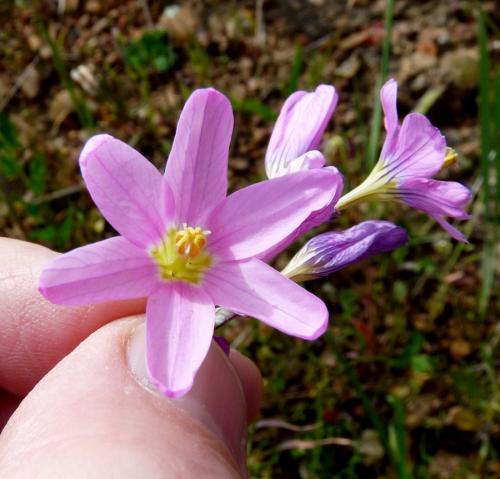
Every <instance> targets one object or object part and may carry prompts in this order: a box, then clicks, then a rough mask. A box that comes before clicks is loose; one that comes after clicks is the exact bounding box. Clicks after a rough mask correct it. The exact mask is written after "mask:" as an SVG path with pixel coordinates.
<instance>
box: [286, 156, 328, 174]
mask: <svg viewBox="0 0 500 479" xmlns="http://www.w3.org/2000/svg"><path fill="white" fill-rule="evenodd" d="M325 163H326V161H325V157H324V156H323V154H322V153H321V152H319V151H318V150H312V151H308V152H307V153H304V154H303V155H301V156H299V157H298V158H295V159H294V160H292V161H290V162H289V163H288V166H286V167H285V168H283V169H281V170H280V175H278V176H284V175H289V174H290V173H296V172H297V171H304V170H314V169H316V168H323V167H324V166H325Z"/></svg>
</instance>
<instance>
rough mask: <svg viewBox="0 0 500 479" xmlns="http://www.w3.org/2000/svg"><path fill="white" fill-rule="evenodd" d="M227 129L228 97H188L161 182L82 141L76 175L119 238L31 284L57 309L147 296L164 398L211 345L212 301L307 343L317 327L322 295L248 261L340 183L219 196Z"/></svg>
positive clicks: (150, 347) (176, 390) (322, 316)
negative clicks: (78, 175)
mask: <svg viewBox="0 0 500 479" xmlns="http://www.w3.org/2000/svg"><path fill="white" fill-rule="evenodd" d="M232 128H233V115H232V111H231V106H230V104H229V102H228V100H227V99H226V97H224V96H223V95H222V94H220V93H219V92H217V91H215V90H213V89H206V90H198V91H196V92H194V93H193V94H192V95H191V97H190V98H189V100H188V101H187V103H186V106H185V107H184V110H183V111H182V114H181V117H180V120H179V124H178V128H177V133H176V136H175V139H174V143H173V145H172V150H171V153H170V156H169V159H168V162H167V167H166V171H165V175H164V176H162V175H161V174H160V173H159V172H158V171H157V170H156V168H154V166H153V165H152V164H151V163H150V162H148V161H147V160H146V159H145V158H144V157H143V156H142V155H141V154H140V153H138V152H137V151H135V150H134V149H132V148H131V147H129V146H128V145H126V144H125V143H122V142H121V141H119V140H117V139H115V138H112V137H111V136H109V135H97V136H95V137H93V138H91V139H90V140H89V141H88V142H87V144H86V145H85V147H84V149H83V151H82V153H81V155H80V167H81V171H82V175H83V177H84V179H85V182H86V184H87V188H88V190H89V192H90V195H91V196H92V198H93V200H94V201H95V203H96V204H97V206H98V207H99V209H100V210H101V212H102V214H103V215H104V216H105V217H106V218H107V220H108V221H109V222H110V224H111V225H112V226H113V227H114V228H115V229H116V230H117V231H118V232H119V233H120V235H121V236H117V237H114V238H110V239H106V240H103V241H100V242H98V243H94V244H90V245H87V246H84V247H81V248H77V249H75V250H73V251H70V252H69V253H66V254H64V255H62V256H60V257H59V258H57V259H56V260H54V261H52V262H51V263H50V264H48V265H47V267H46V268H45V270H44V271H43V273H42V277H41V280H40V292H41V293H42V294H43V295H44V296H45V297H46V298H47V299H49V300H50V301H52V302H54V303H58V304H68V305H74V304H89V303H98V302H102V301H109V300H118V299H125V298H137V297H145V296H147V297H148V301H147V308H146V330H147V335H146V337H147V339H146V351H147V354H146V356H147V358H146V360H147V367H148V370H149V374H150V376H151V379H152V381H153V383H154V384H155V385H156V386H157V387H158V388H160V389H161V390H162V391H163V392H164V393H165V394H166V395H168V396H171V397H176V396H180V395H183V394H184V393H186V392H187V391H188V390H189V389H190V388H191V386H192V383H193V379H194V376H195V374H196V371H197V370H198V368H199V367H200V365H201V364H202V362H203V360H204V358H205V356H206V354H207V351H208V348H209V345H210V342H211V339H212V335H213V330H214V320H215V305H218V306H222V307H225V308H229V309H231V310H233V311H236V312H238V313H239V314H242V315H249V316H253V317H255V318H258V319H260V320H262V321H264V322H265V323H267V324H269V325H271V326H273V327H275V328H277V329H279V330H281V331H283V332H285V333H287V334H291V335H294V336H297V337H301V338H305V339H314V338H316V337H318V336H319V335H321V334H322V333H323V332H324V331H325V328H326V326H327V321H328V311H327V309H326V307H325V305H324V304H323V302H322V301H321V300H320V299H318V298H316V297H315V296H313V295H312V294H311V293H309V292H307V291H306V290H304V289H302V288H301V287H300V286H298V285H297V284H295V283H293V282H292V281H291V280H289V279H287V278H285V277H284V276H283V275H281V274H280V273H279V272H277V271H276V270H274V269H273V268H271V267H270V266H268V265H267V264H265V263H264V262H262V261H261V260H259V259H256V258H255V257H256V256H257V255H259V254H260V253H262V252H263V251H266V250H269V248H271V247H273V246H274V245H276V244H278V243H280V242H281V241H282V240H283V239H284V238H286V237H287V236H289V235H290V234H291V233H292V232H293V231H296V230H297V229H298V228H299V226H300V225H301V224H302V223H303V222H304V221H305V220H306V219H307V218H308V217H309V216H310V214H311V213H312V212H314V211H317V210H320V209H322V208H324V207H325V205H328V204H329V203H331V201H332V198H333V197H334V196H336V195H337V193H338V190H339V188H341V184H340V183H339V177H338V176H337V175H333V174H332V173H330V172H328V171H324V170H311V171H303V172H298V173H294V174H290V175H287V176H283V177H280V178H275V179H272V180H267V181H263V182H261V183H257V184H255V185H252V186H250V187H248V188H245V189H242V190H240V191H237V192H236V193H233V194H231V195H229V196H227V197H226V189H227V179H226V169H227V160H228V150H229V143H230V139H231V133H232Z"/></svg>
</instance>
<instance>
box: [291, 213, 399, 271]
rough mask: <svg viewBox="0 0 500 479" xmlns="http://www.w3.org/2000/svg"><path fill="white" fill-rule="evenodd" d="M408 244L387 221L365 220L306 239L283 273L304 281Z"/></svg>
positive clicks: (394, 226) (397, 228)
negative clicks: (346, 228) (342, 229)
mask: <svg viewBox="0 0 500 479" xmlns="http://www.w3.org/2000/svg"><path fill="white" fill-rule="evenodd" d="M407 241H408V235H407V233H406V231H405V230H404V229H403V228H400V227H399V226H396V225H394V224H392V223H389V222H388V221H365V222H363V223H360V224H358V225H356V226H353V227H352V228H349V229H348V230H345V231H331V232H328V233H323V234H320V235H318V236H315V237H314V238H312V239H311V240H309V241H308V242H307V243H306V244H305V245H304V246H303V247H302V248H301V249H300V251H299V252H298V253H297V254H296V255H295V256H294V257H293V258H292V260H291V261H290V263H288V265H287V266H286V267H285V269H284V270H283V271H282V273H283V274H284V275H285V276H287V277H289V278H291V279H293V280H295V281H304V280H309V279H314V278H319V277H321V276H327V275H329V274H331V273H333V272H335V271H338V270H339V269H342V268H344V267H345V266H348V265H350V264H352V263H355V262H357V261H361V260H363V259H366V258H369V257H371V256H374V255H376V254H378V253H383V252H387V251H391V250H393V249H395V248H398V247H399V246H402V245H404V244H405V243H406V242H407Z"/></svg>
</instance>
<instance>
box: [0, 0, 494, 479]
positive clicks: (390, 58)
mask: <svg viewBox="0 0 500 479" xmlns="http://www.w3.org/2000/svg"><path fill="white" fill-rule="evenodd" d="M0 18H1V19H2V28H1V30H0V232H1V234H2V235H5V236H9V237H14V238H20V239H25V240H29V241H35V242H38V243H42V244H44V245H46V246H48V247H51V248H54V249H57V250H60V251H66V250H69V249H71V248H74V247H76V246H79V245H82V244H86V243H89V242H93V241H97V240H100V239H102V238H104V237H108V236H112V235H113V234H114V232H113V231H112V229H111V228H110V227H109V226H108V225H107V224H106V223H105V221H104V220H103V218H102V217H101V215H100V213H99V212H98V210H97V209H96V208H95V207H94V205H93V203H92V201H91V200H90V197H89V195H88V194H87V192H86V190H85V187H84V185H83V183H82V178H81V176H80V173H79V171H78V168H77V158H78V155H79V152H80V150H81V148H82V145H83V143H84V142H85V140H86V139H87V138H88V137H89V136H91V135H92V134H94V133H95V132H108V133H111V134H113V135H115V136H117V137H119V138H121V139H122V140H124V141H126V142H127V143H129V144H131V145H133V146H134V147H135V148H137V149H138V150H139V151H141V152H142V153H143V154H144V155H145V156H146V157H148V158H149V159H150V160H151V161H152V162H153V163H154V164H155V165H157V166H158V167H159V168H164V162H165V158H166V155H167V154H168V152H169V149H170V146H171V141H172V139H173V135H174V132H175V124H176V120H177V118H178V115H179V113H180V110H181V108H182V105H183V103H184V101H185V100H186V98H187V97H188V96H189V94H190V92H191V91H192V90H193V89H195V88H198V87H200V86H209V85H211V86H214V87H216V88H218V89H219V90H221V91H222V92H224V93H225V94H226V95H227V96H228V97H229V98H230V99H231V101H232V104H233V107H234V110H235V115H236V127H235V132H234V135H233V144H232V147H231V156H230V162H229V166H230V171H229V175H230V189H231V190H232V191H234V190H235V189H238V188H241V187H243V186H245V185H247V184H249V183H253V182H255V181H259V180H261V179H263V178H264V168H263V158H264V153H265V149H266V146H267V142H268V140H269V136H270V132H271V129H272V126H273V123H274V121H275V119H276V117H277V114H278V112H279V109H280V107H281V105H282V104H283V101H284V100H285V98H286V97H287V96H288V95H289V94H290V93H292V92H293V91H295V90H297V89H313V88H314V87H315V86H316V85H318V84H320V83H328V84H333V85H335V87H336V88H337V90H338V92H339V94H340V102H339V105H338V107H337V110H336V112H335V114H334V117H333V120H332V121H331V123H330V125H329V127H328V129H327V133H326V134H325V136H324V143H323V145H322V150H323V151H324V153H325V156H326V157H327V159H328V162H329V163H330V164H332V165H336V166H337V167H338V168H339V169H340V170H341V171H342V172H343V173H344V175H345V176H346V180H347V187H346V188H349V187H352V186H355V185H357V184H358V183H359V182H360V181H361V180H362V179H363V178H364V177H365V176H366V174H367V173H368V172H369V170H370V169H371V165H373V163H374V161H376V158H377V155H378V148H379V146H380V144H381V141H382V140H383V137H384V134H383V132H382V128H381V117H380V108H379V103H378V88H379V86H380V84H381V82H382V81H383V80H385V79H386V78H388V77H390V76H392V77H394V78H396V79H397V80H398V82H399V84H400V92H399V108H400V114H401V115H403V114H406V113H408V112H409V111H411V110H416V111H420V112H423V113H425V114H426V115H428V116H429V117H430V119H431V121H432V122H433V123H434V124H435V125H436V126H438V127H439V128H440V129H441V130H442V132H443V134H444V135H445V136H446V138H447V141H448V144H449V145H450V146H452V147H453V148H455V149H456V150H457V152H458V153H459V161H458V162H457V163H456V164H455V165H454V166H452V167H450V168H448V169H447V170H446V171H445V172H443V173H442V174H441V178H449V179H454V180H457V181H461V182H463V183H465V184H466V185H468V186H469V187H470V188H471V189H472V190H473V191H474V194H475V199H474V202H473V204H472V206H471V210H470V211H471V213H472V219H471V220H470V221H468V222H464V223H462V224H461V225H460V227H461V229H462V230H463V231H464V232H465V233H466V235H467V236H468V237H469V239H470V244H467V245H464V244H460V243H457V242H454V241H453V240H451V239H450V238H449V237H448V235H447V234H446V233H445V232H444V231H443V230H441V228H440V227H439V226H437V225H436V224H435V223H434V221H432V220H430V219H429V218H428V217H426V216H425V215H423V214H421V213H418V212H415V211H413V210H410V209H409V208H406V207H403V206H401V205H398V204H384V205H380V204H374V205H373V204H372V205H366V204H365V205H360V206H356V207H353V208H351V209H349V210H347V211H346V212H345V213H344V214H343V215H342V216H341V217H340V218H338V219H336V220H335V221H334V222H332V224H330V225H326V226H324V227H323V230H327V229H332V228H339V229H343V228H347V227H349V226H352V225H354V224H356V223H358V222H360V221H362V220H365V219H370V218H380V219H388V220H391V221H394V222H396V223H397V224H399V225H401V226H404V227H406V228H407V229H408V231H409V233H410V236H411V241H410V243H409V244H408V246H406V247H404V248H400V249H398V250H396V251H394V252H393V253H392V254H386V255H383V256H379V257H376V258H374V259H372V260H370V261H365V262H362V263H359V264H357V265H355V266H351V267H349V268H346V269H345V270H343V271H340V272H338V273H336V274H335V275H333V276H331V277H329V278H327V279H325V280H321V281H320V280H318V281H314V282H309V283H307V287H308V288H309V289H310V290H311V291H313V292H314V293H315V294H317V295H319V296H321V297H322V298H323V299H324V300H325V301H326V303H327V304H328V306H329V309H330V311H331V315H332V316H331V323H330V328H329V330H328V332H327V333H326V334H325V335H324V336H323V337H322V338H320V339H319V340H317V341H314V342H305V341H299V340H295V339H292V338H289V337H286V336H284V335H283V334H281V333H279V332H277V331H273V330H271V329H269V328H267V327H266V326H265V325H263V324H262V323H260V322H257V321H254V320H250V319H248V318H241V319H238V320H236V321H233V322H231V323H230V324H228V325H226V326H224V327H223V328H222V330H220V332H221V334H223V335H224V336H225V337H226V338H228V339H229V340H231V341H232V345H233V347H235V348H237V349H239V350H240V351H242V352H243V353H245V354H247V355H248V356H249V357H251V358H252V359H253V360H254V361H255V362H256V363H257V364H258V365H259V367H260V369H261V371H262V374H263V377H264V381H265V385H266V398H265V405H264V409H263V412H262V418H261V420H260V421H258V422H257V423H256V424H255V425H253V426H252V427H251V430H250V445H249V467H250V473H251V477H255V478H303V479H308V478H359V477H362V478H404V479H407V478H466V479H472V478H483V477H484V478H494V477H500V460H499V456H498V453H499V449H500V421H499V417H500V391H499V386H498V369H499V368H498V366H499V364H500V354H499V341H500V326H499V324H498V322H497V318H498V316H499V313H500V307H499V305H500V295H499V282H498V279H499V275H500V247H499V242H498V238H499V218H500V182H499V181H498V178H499V177H500V63H499V61H500V30H499V26H498V25H499V23H500V22H499V20H500V9H499V8H498V3H497V2H495V1H494V0H493V1H484V2H479V1H472V0H448V1H446V2H435V1H419V2H412V1H406V0H348V1H333V0H330V1H329V0H256V1H224V2H222V1H204V2H201V1H194V0H193V1H185V2H179V3H178V4H175V5H174V4H171V3H169V2H164V1H153V0H142V1H140V0H130V1H119V0H109V1H104V0H52V1H33V2H30V1H24V0H15V1H5V0H3V1H2V2H0ZM495 178H496V179H495ZM346 191H347V190H346ZM298 246H299V245H295V247H294V248H292V249H291V250H290V251H288V252H285V253H283V255H282V256H281V257H280V258H278V259H277V262H276V266H277V267H282V266H283V265H284V264H285V263H286V261H287V259H289V258H290V257H291V254H293V252H294V250H296V249H297V248H298ZM221 394H223V392H221ZM84 400H85V398H82V401H84ZM145 433H147V432H146V431H145Z"/></svg>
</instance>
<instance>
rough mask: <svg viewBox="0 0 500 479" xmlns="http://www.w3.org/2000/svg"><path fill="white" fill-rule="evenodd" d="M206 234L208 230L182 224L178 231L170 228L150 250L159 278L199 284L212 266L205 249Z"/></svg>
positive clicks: (208, 232) (210, 257)
mask: <svg viewBox="0 0 500 479" xmlns="http://www.w3.org/2000/svg"><path fill="white" fill-rule="evenodd" d="M209 234H210V231H208V230H202V229H201V228H200V227H199V226H197V227H196V228H193V227H191V226H188V225H187V224H186V223H184V224H183V225H182V229H177V228H171V229H170V230H169V231H168V232H167V234H166V235H165V237H164V238H163V240H162V241H161V243H160V244H158V245H156V246H154V247H153V248H152V249H151V250H150V254H151V257H152V258H153V260H154V262H155V264H156V266H157V267H158V270H159V272H160V277H161V279H162V280H164V281H186V282H188V283H192V284H199V283H200V282H201V279H202V277H203V273H204V272H205V270H207V269H208V268H209V267H210V266H211V265H212V256H211V255H210V254H209V253H208V252H207V251H206V250H205V246H206V244H207V238H206V237H207V236H208V235H209Z"/></svg>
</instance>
